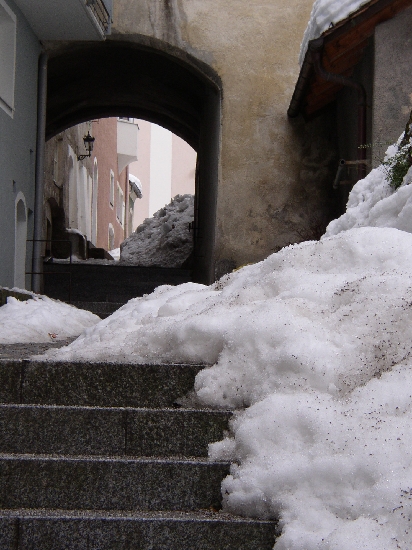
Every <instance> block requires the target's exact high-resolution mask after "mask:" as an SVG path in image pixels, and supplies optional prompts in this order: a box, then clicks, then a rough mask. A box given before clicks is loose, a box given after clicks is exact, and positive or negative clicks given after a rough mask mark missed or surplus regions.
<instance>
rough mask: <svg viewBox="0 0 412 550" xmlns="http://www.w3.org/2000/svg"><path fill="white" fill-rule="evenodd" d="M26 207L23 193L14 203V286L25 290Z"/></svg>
mask: <svg viewBox="0 0 412 550" xmlns="http://www.w3.org/2000/svg"><path fill="white" fill-rule="evenodd" d="M26 247H27V207H26V199H25V198H24V195H23V193H19V194H18V195H17V197H16V201H15V224H14V286H15V287H17V288H26Z"/></svg>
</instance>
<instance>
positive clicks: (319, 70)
mask: <svg viewBox="0 0 412 550" xmlns="http://www.w3.org/2000/svg"><path fill="white" fill-rule="evenodd" d="M323 44H324V43H323V38H318V39H316V40H312V41H311V42H310V43H309V50H310V53H311V56H312V60H313V66H314V69H315V72H316V74H317V75H318V76H319V77H320V78H322V79H323V80H327V81H328V82H335V83H336V84H341V85H342V86H346V87H348V88H353V89H354V90H356V91H357V93H358V161H361V162H359V164H358V177H359V179H362V178H363V177H365V175H366V163H365V161H366V147H365V146H366V91H365V88H364V87H363V86H362V84H359V83H358V82H355V81H354V80H352V79H350V78H347V77H346V76H342V75H340V74H334V73H329V72H328V71H325V69H324V68H323V66H322V50H323Z"/></svg>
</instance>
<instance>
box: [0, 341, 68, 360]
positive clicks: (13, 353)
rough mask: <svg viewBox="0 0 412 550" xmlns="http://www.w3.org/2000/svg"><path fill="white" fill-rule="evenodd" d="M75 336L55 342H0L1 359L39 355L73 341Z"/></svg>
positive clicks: (16, 358)
mask: <svg viewBox="0 0 412 550" xmlns="http://www.w3.org/2000/svg"><path fill="white" fill-rule="evenodd" d="M73 340H75V338H66V339H65V340H58V341H56V342H43V343H41V344H0V360H1V359H14V360H18V359H27V358H28V357H31V356H32V355H39V354H41V353H44V352H45V351H47V350H48V349H51V348H53V349H54V348H61V347H63V346H67V344H70V342H73Z"/></svg>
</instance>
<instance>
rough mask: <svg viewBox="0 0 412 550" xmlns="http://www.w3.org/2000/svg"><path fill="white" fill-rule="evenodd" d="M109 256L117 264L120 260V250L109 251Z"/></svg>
mask: <svg viewBox="0 0 412 550" xmlns="http://www.w3.org/2000/svg"><path fill="white" fill-rule="evenodd" d="M109 254H110V256H111V257H112V258H113V260H115V261H116V262H118V261H119V260H120V248H113V250H109Z"/></svg>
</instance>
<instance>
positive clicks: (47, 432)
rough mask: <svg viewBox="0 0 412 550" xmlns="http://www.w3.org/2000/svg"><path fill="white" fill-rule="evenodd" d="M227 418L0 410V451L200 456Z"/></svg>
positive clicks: (179, 412)
mask: <svg viewBox="0 0 412 550" xmlns="http://www.w3.org/2000/svg"><path fill="white" fill-rule="evenodd" d="M230 416H231V413H230V412H226V411H214V410H198V409H136V408H100V407H64V406H56V405H52V406H50V405H0V433H1V438H0V452H1V453H41V454H64V455H105V456H146V457H149V456H150V457H155V456H157V457H167V456H168V457H172V456H176V457H178V456H185V457H201V456H203V457H206V456H207V448H208V443H210V442H213V441H217V440H220V439H222V437H223V434H224V430H225V429H226V428H227V422H228V419H229V418H230Z"/></svg>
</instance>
